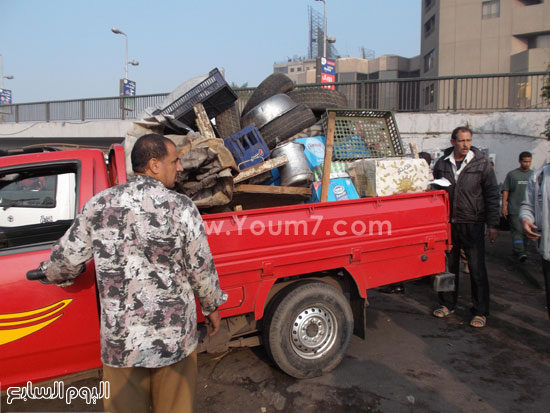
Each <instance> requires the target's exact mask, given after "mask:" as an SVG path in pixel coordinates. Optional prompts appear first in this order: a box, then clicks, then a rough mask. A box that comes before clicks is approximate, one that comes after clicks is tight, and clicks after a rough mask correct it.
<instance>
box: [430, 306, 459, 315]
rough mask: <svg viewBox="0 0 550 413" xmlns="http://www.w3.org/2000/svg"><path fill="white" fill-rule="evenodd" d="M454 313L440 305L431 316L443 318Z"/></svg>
mask: <svg viewBox="0 0 550 413" xmlns="http://www.w3.org/2000/svg"><path fill="white" fill-rule="evenodd" d="M454 312H455V310H449V309H448V308H447V307H445V306H444V305H442V306H441V307H439V308H436V309H435V310H434V312H433V313H432V314H433V315H434V317H437V318H444V317H447V316H448V315H450V314H452V313H454Z"/></svg>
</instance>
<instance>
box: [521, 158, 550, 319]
mask: <svg viewBox="0 0 550 413" xmlns="http://www.w3.org/2000/svg"><path fill="white" fill-rule="evenodd" d="M519 217H520V219H521V223H522V226H523V231H524V233H525V235H526V236H527V238H529V239H531V240H533V241H536V242H537V248H538V250H539V253H540V255H541V256H542V274H543V276H544V284H545V286H546V308H547V310H548V318H550V284H549V282H550V281H549V280H550V226H549V224H550V222H549V219H550V164H546V165H544V166H543V167H542V168H539V169H537V170H536V171H535V172H534V173H533V174H532V175H531V178H529V183H528V184H527V190H526V193H525V198H524V199H523V202H522V203H521V207H520V210H519Z"/></svg>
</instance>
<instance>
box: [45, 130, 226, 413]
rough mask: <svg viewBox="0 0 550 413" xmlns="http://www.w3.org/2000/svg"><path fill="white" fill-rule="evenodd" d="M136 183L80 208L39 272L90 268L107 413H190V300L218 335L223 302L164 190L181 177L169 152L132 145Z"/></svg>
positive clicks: (155, 144)
mask: <svg viewBox="0 0 550 413" xmlns="http://www.w3.org/2000/svg"><path fill="white" fill-rule="evenodd" d="M131 159H132V168H133V170H134V172H135V173H136V176H134V177H132V178H130V179H129V180H128V182H127V183H125V184H122V185H118V186H115V187H112V188H109V189H107V190H105V191H103V192H101V193H99V194H97V195H95V196H94V197H93V198H92V199H90V201H88V202H87V203H86V205H85V206H84V208H83V209H82V212H81V213H80V214H79V215H78V216H77V217H76V219H75V221H74V222H73V225H72V226H71V228H70V229H69V230H68V231H67V233H66V234H65V235H64V236H63V237H62V238H61V239H60V240H59V241H58V242H57V243H56V245H55V246H54V247H53V249H52V252H51V256H50V261H49V262H45V263H43V265H42V269H43V270H44V272H45V273H46V276H47V278H48V279H49V280H50V281H55V282H64V281H67V280H71V279H72V278H75V277H76V276H78V274H79V273H80V272H81V270H82V268H83V266H84V263H85V262H86V261H88V260H89V259H91V258H93V259H94V262H95V268H96V277H97V286H98V291H99V298H100V305H101V358H102V361H103V364H104V369H103V374H104V380H107V381H109V383H110V386H111V397H110V398H109V399H107V398H106V399H105V400H104V404H105V410H107V411H110V412H129V411H149V405H150V404H152V405H153V408H154V410H155V411H157V412H163V411H178V412H184V411H192V410H193V405H194V395H195V387H196V376H197V358H196V352H195V348H196V346H197V341H198V339H197V315H196V304H195V299H194V297H195V296H196V297H197V298H198V300H199V302H200V305H201V309H202V312H203V314H204V315H205V316H206V317H207V318H208V319H209V321H210V335H214V334H215V333H216V332H217V331H218V329H219V325H220V316H219V313H218V311H217V308H218V306H220V305H221V304H223V303H224V302H225V301H226V300H227V294H226V293H224V292H223V291H222V290H221V289H220V287H219V282H218V275H217V272H216V269H215V267H214V262H213V260H212V255H211V252H210V248H209V246H208V241H207V238H206V234H205V230H204V226H203V222H202V219H201V217H200V214H199V212H198V210H197V208H196V207H195V205H194V204H193V202H192V201H191V200H190V199H189V198H187V197H186V196H185V195H182V194H178V193H176V192H175V191H172V190H170V189H168V188H172V187H173V186H174V184H175V180H176V174H177V172H178V171H181V170H182V167H181V164H180V162H179V158H178V156H177V151H176V147H175V145H174V143H173V142H172V141H171V140H169V139H167V138H165V137H164V136H162V135H156V134H150V135H145V136H143V137H141V138H140V139H138V141H137V142H136V144H135V146H134V148H133V150H132V154H131Z"/></svg>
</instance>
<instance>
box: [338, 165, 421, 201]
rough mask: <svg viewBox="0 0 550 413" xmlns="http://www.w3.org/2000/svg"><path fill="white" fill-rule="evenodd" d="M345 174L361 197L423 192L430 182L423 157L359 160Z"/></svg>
mask: <svg viewBox="0 0 550 413" xmlns="http://www.w3.org/2000/svg"><path fill="white" fill-rule="evenodd" d="M348 173H349V174H350V176H351V177H352V179H353V182H354V183H355V186H356V188H357V191H358V193H359V195H360V196H361V197H369V196H387V195H397V194H406V193H410V192H423V191H425V190H426V189H428V182H429V181H430V168H429V167H428V164H427V163H426V161H425V160H424V159H407V158H403V159H362V160H359V161H355V162H354V163H353V164H352V165H351V166H350V167H349V168H348Z"/></svg>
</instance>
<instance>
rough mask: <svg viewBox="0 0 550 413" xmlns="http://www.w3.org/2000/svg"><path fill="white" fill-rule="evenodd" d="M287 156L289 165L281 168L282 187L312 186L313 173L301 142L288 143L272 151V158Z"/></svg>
mask: <svg viewBox="0 0 550 413" xmlns="http://www.w3.org/2000/svg"><path fill="white" fill-rule="evenodd" d="M281 155H286V156H287V158H288V163H287V164H286V165H283V166H282V167H280V168H279V173H280V175H281V185H282V186H305V187H307V186H311V183H312V182H313V173H312V172H311V169H310V168H309V166H308V164H307V160H306V156H305V154H304V145H303V144H301V143H299V142H287V143H283V144H282V145H281V146H278V147H276V148H275V149H273V151H271V157H272V158H276V157H277V156H281Z"/></svg>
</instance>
